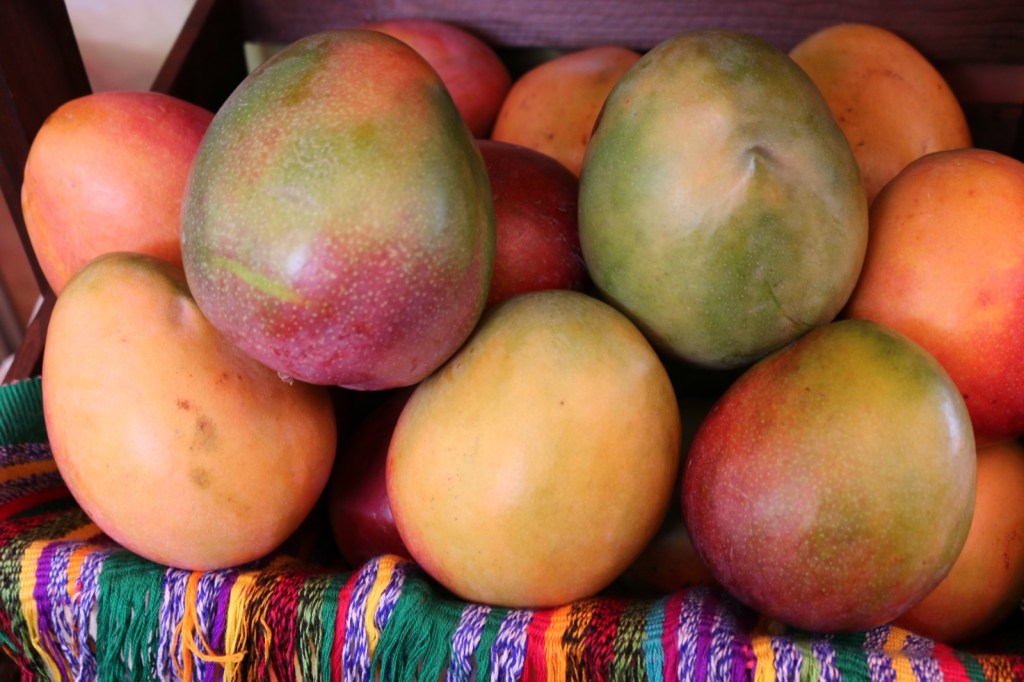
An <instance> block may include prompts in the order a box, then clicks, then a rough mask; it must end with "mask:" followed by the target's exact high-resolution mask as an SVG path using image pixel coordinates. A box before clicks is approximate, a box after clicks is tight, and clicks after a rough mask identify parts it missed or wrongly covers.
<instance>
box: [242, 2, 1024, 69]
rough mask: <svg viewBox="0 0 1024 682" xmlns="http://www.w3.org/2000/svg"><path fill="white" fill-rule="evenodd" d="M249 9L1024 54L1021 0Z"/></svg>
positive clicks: (267, 30) (570, 33)
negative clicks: (856, 24)
mask: <svg viewBox="0 0 1024 682" xmlns="http://www.w3.org/2000/svg"><path fill="white" fill-rule="evenodd" d="M243 11H244V21H245V33H246V36H247V37H248V38H250V39H252V40H267V41H290V40H294V39H296V38H299V37H301V36H303V35H305V34H307V33H311V32H313V31H318V30H323V29H325V28H329V27H339V26H346V25H352V24H356V23H359V22H361V21H366V20H373V19H386V18H393V17H402V16H421V17H431V18H435V19H442V20H445V21H450V22H452V23H456V24H460V25H463V26H465V27H468V28H471V29H472V30H474V31H475V32H477V33H478V34H479V35H480V36H481V37H483V38H485V39H487V40H488V41H489V42H490V43H492V44H494V45H502V46H505V45H514V46H544V47H558V48H573V47H582V46H589V45H598V44H602V43H615V44H620V45H625V46H629V47H635V48H640V49H643V48H648V47H651V46H653V45H654V44H656V43H657V42H659V41H660V40H662V39H664V38H666V37H668V36H669V35H671V34H672V33H674V32H677V31H681V30H685V29H690V28H726V29H734V30H743V31H749V32H752V33H755V34H757V35H760V36H761V37H763V38H765V39H767V40H769V41H771V42H773V43H775V44H776V45H778V46H779V47H781V48H782V49H786V50H788V49H789V48H790V47H792V46H793V45H794V44H795V43H796V42H797V41H798V40H800V39H801V38H803V37H804V36H806V35H808V34H809V33H811V32H812V31H815V30H817V29H819V28H822V27H824V26H828V25H831V24H835V23H839V22H845V21H862V22H868V23H877V24H880V25H883V26H886V27H887V28H890V29H891V30H894V31H896V32H898V33H899V34H900V35H902V36H903V37H904V38H906V39H907V40H909V41H910V42H912V43H913V44H914V45H915V46H916V47H917V48H918V49H919V50H921V51H922V52H923V53H924V54H925V55H926V56H928V57H929V58H930V59H933V60H936V61H944V62H945V61H956V62H1024V2H1021V0H985V1H984V2H977V1H975V0H920V1H919V2H892V1H891V0H832V1H828V2H826V1H821V0H819V1H808V0H760V1H756V2H751V1H749V0H515V1H513V0H491V1H485V0H463V1H461V2H460V1H458V0H347V1H341V0H246V1H245V3H244V7H243Z"/></svg>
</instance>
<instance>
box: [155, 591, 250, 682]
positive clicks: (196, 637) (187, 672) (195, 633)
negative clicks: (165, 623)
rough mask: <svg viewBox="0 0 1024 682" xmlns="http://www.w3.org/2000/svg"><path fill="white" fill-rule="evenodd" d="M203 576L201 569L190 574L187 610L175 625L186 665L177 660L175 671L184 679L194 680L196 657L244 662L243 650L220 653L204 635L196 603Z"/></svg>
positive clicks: (225, 662)
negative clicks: (194, 658)
mask: <svg viewBox="0 0 1024 682" xmlns="http://www.w3.org/2000/svg"><path fill="white" fill-rule="evenodd" d="M202 577H203V573H202V572H201V571H193V572H192V573H190V574H189V577H188V582H187V583H186V584H185V611H184V613H183V614H182V616H181V620H180V621H178V624H177V625H176V626H175V628H174V634H173V638H172V642H173V643H174V645H173V646H174V648H175V649H177V648H178V647H179V646H180V647H181V649H182V662H183V665H181V667H180V668H179V663H178V659H177V658H175V659H174V666H175V672H176V673H177V674H178V678H179V679H182V680H191V679H192V657H193V656H195V657H196V658H198V659H200V660H202V661H205V662H207V663H219V664H220V665H221V666H224V667H227V666H228V665H229V664H230V665H232V666H234V665H237V664H238V663H241V662H242V652H240V651H235V652H232V653H230V654H227V653H225V654H218V653H217V652H216V651H214V650H213V647H212V646H210V642H209V641H208V640H207V639H206V635H204V634H203V631H202V628H201V623H200V622H199V611H198V609H197V607H196V602H197V601H198V600H199V579H200V578H202Z"/></svg>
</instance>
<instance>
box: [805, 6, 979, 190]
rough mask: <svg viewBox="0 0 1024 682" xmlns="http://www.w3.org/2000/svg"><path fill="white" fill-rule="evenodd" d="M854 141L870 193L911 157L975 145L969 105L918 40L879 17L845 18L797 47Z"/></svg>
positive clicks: (912, 158) (817, 83)
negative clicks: (866, 20) (865, 20)
mask: <svg viewBox="0 0 1024 682" xmlns="http://www.w3.org/2000/svg"><path fill="white" fill-rule="evenodd" d="M790 56H791V57H792V58H793V59H794V60H795V61H796V63H797V64H799V65H800V66H801V67H803V69H804V70H805V71H806V72H807V73H808V75H810V77H811V78H812V79H813V80H814V82H815V84H816V85H817V86H818V88H819V89H820V90H821V93H822V95H823V96H824V97H825V101H826V102H828V105H829V108H830V109H831V110H832V113H833V114H834V115H835V117H836V120H837V121H838V122H839V125H840V127H841V128H842V129H843V133H844V134H845V135H846V137H847V139H848V140H849V141H850V146H851V147H852V148H853V153H854V156H856V157H857V163H858V165H859V166H860V170H861V176H862V178H863V180H864V189H865V191H866V192H867V195H868V201H872V200H873V199H874V198H875V196H876V195H877V194H878V192H879V190H881V189H882V187H883V186H884V185H885V183H887V182H888V181H889V180H891V179H892V178H893V177H894V176H895V175H896V174H897V173H899V172H900V170H902V169H903V168H904V167H905V166H906V165H907V164H908V163H910V162H911V161H913V160H914V159H916V158H918V157H920V156H923V155H925V154H927V153H929V152H934V151H939V150H944V149H956V148H959V147H969V146H971V132H970V129H969V128H968V125H967V119H966V117H965V116H964V112H963V109H962V107H961V105H960V102H959V101H958V100H957V98H956V95H955V94H954V93H953V91H952V90H951V89H950V87H949V84H948V83H947V82H946V80H945V79H944V78H943V76H942V74H941V73H939V71H938V70H937V69H936V68H935V66H934V65H933V64H932V63H931V62H930V61H929V60H928V59H927V58H926V57H925V56H924V54H922V53H921V52H920V51H919V50H918V49H917V48H916V47H914V46H913V45H911V44H910V43H909V42H907V41H906V40H904V39H903V38H902V37H900V36H899V35H897V34H895V33H893V32H892V31H889V30H887V29H885V28H882V27H880V26H874V25H871V24H856V23H850V24H837V25H835V26H830V27H828V28H825V29H822V30H820V31H818V32H816V33H813V34H811V35H810V36H808V37H807V38H805V39H804V40H803V41H801V42H800V43H798V44H797V45H796V46H795V47H793V49H792V50H791V51H790Z"/></svg>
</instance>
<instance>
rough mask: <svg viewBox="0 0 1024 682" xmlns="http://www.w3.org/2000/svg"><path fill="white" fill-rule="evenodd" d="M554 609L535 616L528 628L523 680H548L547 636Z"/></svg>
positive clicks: (539, 612)
mask: <svg viewBox="0 0 1024 682" xmlns="http://www.w3.org/2000/svg"><path fill="white" fill-rule="evenodd" d="M553 612H554V609H542V610H540V611H536V612H534V614H533V618H532V619H531V620H530V624H529V625H528V626H527V627H526V664H525V665H524V667H523V679H526V680H546V679H547V678H548V664H547V655H546V652H547V648H548V646H547V634H548V630H550V629H551V614H552V613H553Z"/></svg>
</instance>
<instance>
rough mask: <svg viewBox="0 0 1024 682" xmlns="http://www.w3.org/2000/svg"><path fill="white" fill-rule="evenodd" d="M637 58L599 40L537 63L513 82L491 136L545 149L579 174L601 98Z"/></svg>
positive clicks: (542, 150)
mask: <svg viewBox="0 0 1024 682" xmlns="http://www.w3.org/2000/svg"><path fill="white" fill-rule="evenodd" d="M638 59H640V55H639V54H638V53H636V52H635V51H633V50H630V49H628V48H625V47H618V46H614V45H603V46H598V47H591V48H587V49H584V50H579V51H577V52H570V53H568V54H564V55H559V56H557V57H554V58H552V59H550V60H548V61H545V62H542V63H541V64H539V65H537V66H535V67H533V68H532V69H530V70H529V71H527V72H526V73H524V74H523V75H522V76H520V77H519V78H518V79H517V80H516V81H515V82H514V83H513V84H512V87H511V89H510V90H509V92H508V94H507V95H506V96H505V101H504V103H503V104H502V106H501V109H500V111H499V112H498V119H497V121H495V123H494V130H493V131H492V132H491V139H494V140H498V141H501V142H510V143H512V144H518V145H521V146H523V147H529V148H530V149H535V150H537V151H539V152H542V153H544V154H547V155H548V156H550V157H552V158H554V159H557V160H558V161H560V162H561V163H562V165H564V166H565V167H566V168H568V169H569V170H571V171H572V172H573V173H575V174H576V175H577V176H578V175H579V174H580V167H581V166H582V165H583V155H584V154H585V153H586V149H587V143H588V142H589V141H590V136H591V133H592V131H593V129H594V122H595V121H596V120H597V117H598V114H599V113H600V111H601V107H602V106H603V105H604V100H605V98H607V97H608V93H609V92H611V89H612V87H614V86H615V83H616V82H617V81H618V80H619V78H620V77H621V76H622V74H624V73H625V72H626V71H627V70H628V69H629V67H631V66H633V64H635V63H636V62H637V60H638Z"/></svg>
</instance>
